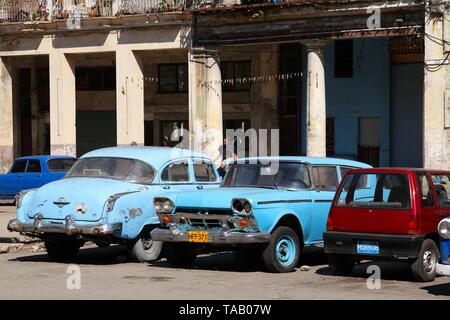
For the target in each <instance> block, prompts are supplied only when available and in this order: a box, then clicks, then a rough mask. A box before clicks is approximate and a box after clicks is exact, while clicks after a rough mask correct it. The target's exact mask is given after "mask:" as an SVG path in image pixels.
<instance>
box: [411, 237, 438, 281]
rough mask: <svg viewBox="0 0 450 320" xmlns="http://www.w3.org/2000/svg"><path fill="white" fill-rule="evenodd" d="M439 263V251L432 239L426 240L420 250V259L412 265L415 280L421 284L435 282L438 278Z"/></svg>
mask: <svg viewBox="0 0 450 320" xmlns="http://www.w3.org/2000/svg"><path fill="white" fill-rule="evenodd" d="M438 261H439V249H438V247H437V246H436V243H434V241H433V240H431V239H425V240H424V242H423V243H422V247H421V248H420V252H419V257H418V258H417V259H416V260H415V261H414V262H413V263H412V264H411V271H412V273H413V276H414V278H415V279H416V280H417V281H420V282H428V281H433V280H434V278H435V277H436V264H437V263H438Z"/></svg>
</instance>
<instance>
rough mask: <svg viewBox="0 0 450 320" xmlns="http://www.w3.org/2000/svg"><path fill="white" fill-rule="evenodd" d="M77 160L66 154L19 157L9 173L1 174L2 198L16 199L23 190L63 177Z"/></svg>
mask: <svg viewBox="0 0 450 320" xmlns="http://www.w3.org/2000/svg"><path fill="white" fill-rule="evenodd" d="M76 160H77V158H74V157H66V156H29V157H21V158H17V159H16V160H14V162H13V164H12V166H11V169H9V171H8V173H6V174H0V200H14V199H15V197H16V195H17V194H18V193H19V192H20V191H22V190H26V189H32V188H39V187H41V186H43V185H44V184H46V183H49V182H52V181H55V180H58V179H61V178H62V177H64V175H65V174H66V172H67V170H69V169H70V168H71V167H72V165H73V164H74V163H75V161H76Z"/></svg>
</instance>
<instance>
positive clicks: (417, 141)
mask: <svg viewBox="0 0 450 320" xmlns="http://www.w3.org/2000/svg"><path fill="white" fill-rule="evenodd" d="M391 92H392V95H391V163H390V165H391V166H395V167H399V166H406V167H422V166H423V159H422V153H423V143H422V130H421V129H422V126H423V64H401V65H393V66H391ZM406 142H408V143H406Z"/></svg>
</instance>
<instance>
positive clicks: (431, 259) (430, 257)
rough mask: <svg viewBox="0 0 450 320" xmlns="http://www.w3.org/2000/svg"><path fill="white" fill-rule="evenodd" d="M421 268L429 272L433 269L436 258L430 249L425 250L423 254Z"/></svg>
mask: <svg viewBox="0 0 450 320" xmlns="http://www.w3.org/2000/svg"><path fill="white" fill-rule="evenodd" d="M422 258H423V269H424V270H425V272H431V271H433V270H434V267H435V264H436V258H435V255H434V252H433V251H431V250H427V251H425V252H424V254H423V257H422Z"/></svg>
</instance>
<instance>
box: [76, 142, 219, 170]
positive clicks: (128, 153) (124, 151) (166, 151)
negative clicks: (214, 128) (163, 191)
mask: <svg viewBox="0 0 450 320" xmlns="http://www.w3.org/2000/svg"><path fill="white" fill-rule="evenodd" d="M93 157H114V158H128V159H138V160H141V161H144V162H146V163H148V164H150V165H152V166H153V167H154V168H156V169H159V168H161V166H162V165H164V164H165V163H167V162H168V161H170V160H172V159H179V158H194V157H195V158H205V159H210V158H209V157H208V156H207V155H205V154H202V153H200V152H196V151H192V150H189V149H180V148H171V147H141V146H127V147H110V148H102V149H97V150H93V151H90V152H88V153H86V154H84V155H83V156H82V157H81V158H93Z"/></svg>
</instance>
